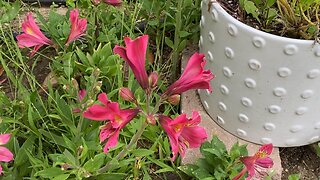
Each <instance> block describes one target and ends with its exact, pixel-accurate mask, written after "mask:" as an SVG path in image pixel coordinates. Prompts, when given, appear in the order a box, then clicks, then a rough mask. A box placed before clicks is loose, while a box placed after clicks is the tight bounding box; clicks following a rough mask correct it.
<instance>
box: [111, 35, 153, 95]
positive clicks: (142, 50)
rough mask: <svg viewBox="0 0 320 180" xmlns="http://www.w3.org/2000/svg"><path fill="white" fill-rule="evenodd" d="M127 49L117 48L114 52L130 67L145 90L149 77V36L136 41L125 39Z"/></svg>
mask: <svg viewBox="0 0 320 180" xmlns="http://www.w3.org/2000/svg"><path fill="white" fill-rule="evenodd" d="M124 42H125V44H126V48H124V47H121V46H115V48H114V49H113V52H114V53H115V54H119V55H120V57H122V58H123V59H124V60H125V61H126V62H127V63H128V64H129V66H130V68H131V69H132V71H133V74H134V76H135V77H136V79H137V81H138V82H139V84H140V86H141V87H142V88H143V89H147V88H148V85H149V83H148V75H147V72H146V69H145V63H146V52H147V46H148V35H143V36H140V37H138V38H136V39H134V40H132V39H130V38H129V37H125V38H124Z"/></svg>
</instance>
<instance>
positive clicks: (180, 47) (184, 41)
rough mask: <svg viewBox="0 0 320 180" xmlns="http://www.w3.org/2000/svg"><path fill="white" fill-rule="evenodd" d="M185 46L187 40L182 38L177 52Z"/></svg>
mask: <svg viewBox="0 0 320 180" xmlns="http://www.w3.org/2000/svg"><path fill="white" fill-rule="evenodd" d="M186 46H187V40H186V39H184V40H183V41H181V42H180V44H179V46H178V49H177V51H179V52H180V51H182V50H183V49H184V48H186Z"/></svg>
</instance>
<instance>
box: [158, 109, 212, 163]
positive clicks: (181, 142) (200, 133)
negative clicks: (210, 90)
mask: <svg viewBox="0 0 320 180" xmlns="http://www.w3.org/2000/svg"><path fill="white" fill-rule="evenodd" d="M159 120H160V124H161V126H162V127H163V128H164V130H165V131H166V133H167V134H168V137H169V141H170V144H171V149H172V154H173V156H172V158H171V160H172V161H174V160H175V158H176V156H177V154H178V153H179V154H180V155H181V156H184V154H185V151H186V149H187V148H198V147H200V145H201V144H202V143H203V142H204V141H205V140H206V139H207V133H206V131H205V129H204V128H203V127H200V126H198V125H199V123H200V121H201V117H200V115H199V113H198V112H193V113H192V118H190V119H188V118H187V116H186V114H181V115H180V116H178V117H176V118H175V119H174V120H172V119H171V118H169V117H167V116H164V115H160V116H159Z"/></svg>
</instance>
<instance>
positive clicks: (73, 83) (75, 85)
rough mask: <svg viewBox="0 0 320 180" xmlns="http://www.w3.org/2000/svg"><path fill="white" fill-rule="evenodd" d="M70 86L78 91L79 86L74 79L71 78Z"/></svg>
mask: <svg viewBox="0 0 320 180" xmlns="http://www.w3.org/2000/svg"><path fill="white" fill-rule="evenodd" d="M71 84H72V86H73V87H74V88H76V90H77V91H78V89H79V84H78V82H77V80H76V79H74V78H71Z"/></svg>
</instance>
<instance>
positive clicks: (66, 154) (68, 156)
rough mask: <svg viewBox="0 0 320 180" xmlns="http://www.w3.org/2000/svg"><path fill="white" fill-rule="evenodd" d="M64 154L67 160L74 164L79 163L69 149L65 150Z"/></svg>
mask: <svg viewBox="0 0 320 180" xmlns="http://www.w3.org/2000/svg"><path fill="white" fill-rule="evenodd" d="M63 154H64V155H65V157H66V160H67V162H68V163H69V164H71V165H73V166H77V165H78V163H77V161H76V158H75V157H74V155H72V154H71V153H70V152H69V151H68V150H67V149H65V150H64V152H63Z"/></svg>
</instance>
